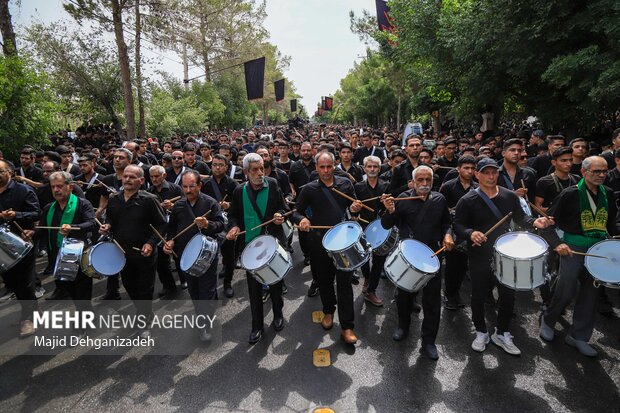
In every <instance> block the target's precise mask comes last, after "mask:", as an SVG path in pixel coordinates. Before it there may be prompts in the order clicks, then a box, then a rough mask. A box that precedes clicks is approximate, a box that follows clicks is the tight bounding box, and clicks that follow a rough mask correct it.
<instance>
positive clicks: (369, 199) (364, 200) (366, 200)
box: [360, 194, 387, 202]
mask: <svg viewBox="0 0 620 413" xmlns="http://www.w3.org/2000/svg"><path fill="white" fill-rule="evenodd" d="M383 195H387V194H382V195H377V196H373V197H372V198H366V199H362V200H361V201H360V202H370V201H374V200H375V199H379V198H381V197H382V196H383Z"/></svg>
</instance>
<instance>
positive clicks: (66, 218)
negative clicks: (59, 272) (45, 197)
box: [47, 194, 78, 249]
mask: <svg viewBox="0 0 620 413" xmlns="http://www.w3.org/2000/svg"><path fill="white" fill-rule="evenodd" d="M77 203H78V197H77V196H75V195H73V194H69V201H68V202H67V206H66V207H65V210H64V211H62V217H60V225H58V226H63V225H64V224H71V223H72V222H73V218H74V217H75V211H76V210H77ZM57 204H58V201H54V202H53V203H52V206H51V207H50V209H49V211H47V226H48V227H51V226H53V225H52V219H53V218H54V211H55V210H56V205H57ZM62 239H63V236H62V235H60V231H58V234H57V235H56V246H57V247H58V248H60V247H61V246H62ZM49 246H50V249H51V248H52V238H51V237H50V239H49Z"/></svg>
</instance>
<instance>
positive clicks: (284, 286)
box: [282, 282, 288, 295]
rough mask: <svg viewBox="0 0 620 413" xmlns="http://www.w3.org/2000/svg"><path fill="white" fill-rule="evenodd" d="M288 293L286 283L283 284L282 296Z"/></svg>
mask: <svg viewBox="0 0 620 413" xmlns="http://www.w3.org/2000/svg"><path fill="white" fill-rule="evenodd" d="M286 293H288V288H287V286H286V284H284V282H282V295H284V294H286Z"/></svg>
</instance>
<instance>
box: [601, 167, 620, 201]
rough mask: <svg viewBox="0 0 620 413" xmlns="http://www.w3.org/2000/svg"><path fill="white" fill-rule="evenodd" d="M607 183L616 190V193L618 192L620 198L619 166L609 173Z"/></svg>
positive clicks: (617, 196)
mask: <svg viewBox="0 0 620 413" xmlns="http://www.w3.org/2000/svg"><path fill="white" fill-rule="evenodd" d="M605 185H607V186H608V187H610V188H611V190H612V191H614V193H615V194H616V199H618V198H620V171H618V168H614V169H611V170H610V171H609V172H608V173H607V178H606V179H605Z"/></svg>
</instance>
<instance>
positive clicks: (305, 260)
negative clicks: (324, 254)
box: [304, 257, 310, 267]
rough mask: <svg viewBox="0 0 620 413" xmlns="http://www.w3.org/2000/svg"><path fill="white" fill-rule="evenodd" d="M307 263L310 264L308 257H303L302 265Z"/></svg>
mask: <svg viewBox="0 0 620 413" xmlns="http://www.w3.org/2000/svg"><path fill="white" fill-rule="evenodd" d="M308 265H310V258H308V257H304V267H307V266H308Z"/></svg>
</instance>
